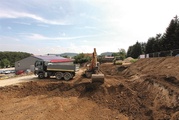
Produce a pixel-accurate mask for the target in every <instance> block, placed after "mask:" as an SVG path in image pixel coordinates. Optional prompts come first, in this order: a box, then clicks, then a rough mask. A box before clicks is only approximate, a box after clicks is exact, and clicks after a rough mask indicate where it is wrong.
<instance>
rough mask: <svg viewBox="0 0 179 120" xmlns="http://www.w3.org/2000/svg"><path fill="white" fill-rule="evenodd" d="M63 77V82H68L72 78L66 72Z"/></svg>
mask: <svg viewBox="0 0 179 120" xmlns="http://www.w3.org/2000/svg"><path fill="white" fill-rule="evenodd" d="M63 77H64V79H65V80H70V79H71V78H72V75H71V73H69V72H66V73H64V76H63Z"/></svg>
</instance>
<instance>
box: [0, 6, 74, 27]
mask: <svg viewBox="0 0 179 120" xmlns="http://www.w3.org/2000/svg"><path fill="white" fill-rule="evenodd" d="M0 18H30V19H34V20H36V21H38V22H41V23H45V24H51V25H70V24H71V23H70V22H69V21H67V20H49V19H45V18H43V17H40V16H38V15H35V14H31V13H26V12H18V11H13V10H2V9H0Z"/></svg>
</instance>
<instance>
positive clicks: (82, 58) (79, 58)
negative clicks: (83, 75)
mask: <svg viewBox="0 0 179 120" xmlns="http://www.w3.org/2000/svg"><path fill="white" fill-rule="evenodd" d="M74 59H75V61H74V63H79V64H82V63H85V62H89V61H90V60H91V57H89V56H85V55H84V54H83V53H80V54H78V55H77V56H75V57H74Z"/></svg>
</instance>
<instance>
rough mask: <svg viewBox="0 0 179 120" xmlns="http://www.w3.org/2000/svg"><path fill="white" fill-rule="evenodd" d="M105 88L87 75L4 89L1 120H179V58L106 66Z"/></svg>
mask: <svg viewBox="0 0 179 120" xmlns="http://www.w3.org/2000/svg"><path fill="white" fill-rule="evenodd" d="M100 69H101V72H102V73H103V74H105V83H104V84H102V85H101V84H99V83H93V84H92V83H90V82H89V81H90V79H87V78H84V77H83V76H82V75H81V72H79V73H77V75H76V76H75V78H74V79H73V80H71V81H68V82H67V81H56V80H55V79H54V78H50V79H45V80H38V79H34V80H32V81H30V82H26V83H21V84H18V85H12V86H7V87H1V88H0V118H1V120H16V119H20V120H24V119H29V120H50V119H51V120H62V119H63V120H64V119H65V120H84V119H85V120H94V119H95V120H117V119H119V120H179V57H165V58H146V59H140V60H138V61H137V62H135V63H132V64H130V65H113V64H111V63H104V64H101V66H100Z"/></svg>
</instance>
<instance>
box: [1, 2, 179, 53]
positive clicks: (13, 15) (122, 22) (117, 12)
mask: <svg viewBox="0 0 179 120" xmlns="http://www.w3.org/2000/svg"><path fill="white" fill-rule="evenodd" d="M178 5H179V1H178V0H0V51H20V52H28V53H32V54H34V55H44V54H49V53H50V54H61V53H66V52H71V53H92V52H93V48H96V50H97V53H98V54H100V53H103V52H118V51H119V49H125V50H126V52H127V50H128V47H129V46H131V45H134V44H135V43H136V42H137V41H138V42H147V40H148V39H149V38H150V37H155V36H156V34H159V33H161V34H163V33H164V32H165V30H166V28H167V27H168V25H169V23H170V21H171V20H172V19H173V18H174V17H175V16H176V15H179V7H178Z"/></svg>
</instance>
